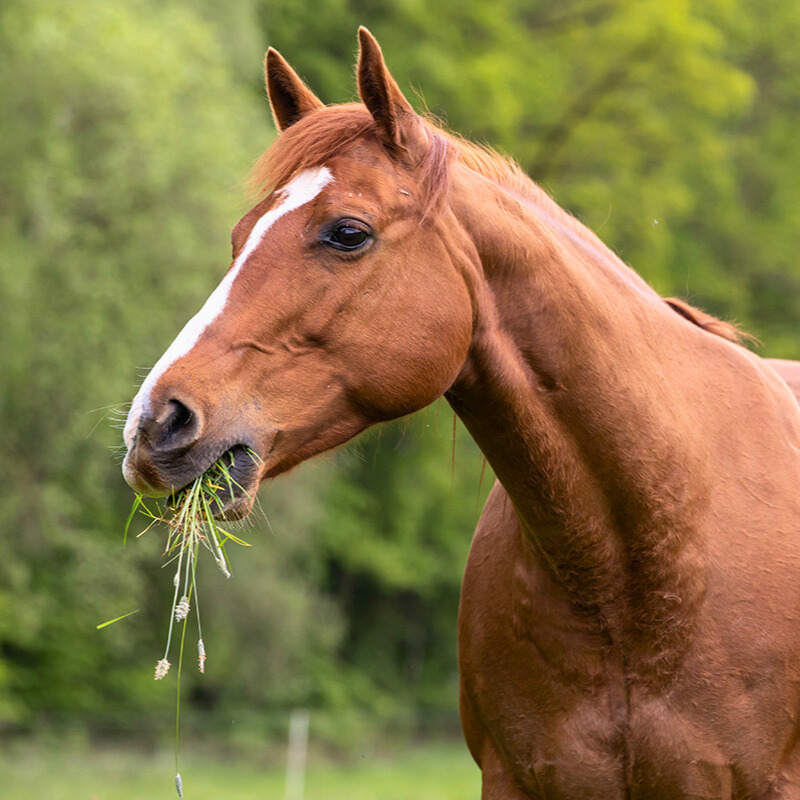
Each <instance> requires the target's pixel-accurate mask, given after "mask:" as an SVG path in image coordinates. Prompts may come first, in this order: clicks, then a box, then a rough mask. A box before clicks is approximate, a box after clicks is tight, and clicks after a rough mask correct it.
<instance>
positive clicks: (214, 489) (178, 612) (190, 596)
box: [97, 449, 260, 797]
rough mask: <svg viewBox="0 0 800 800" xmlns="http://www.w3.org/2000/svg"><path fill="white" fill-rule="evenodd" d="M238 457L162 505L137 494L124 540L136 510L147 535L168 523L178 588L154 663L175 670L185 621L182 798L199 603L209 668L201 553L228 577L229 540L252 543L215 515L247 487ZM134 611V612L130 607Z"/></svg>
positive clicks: (200, 653) (201, 649)
mask: <svg viewBox="0 0 800 800" xmlns="http://www.w3.org/2000/svg"><path fill="white" fill-rule="evenodd" d="M240 452H241V453H242V454H243V455H246V456H247V457H249V458H251V459H252V460H253V461H254V462H255V461H260V459H259V457H258V455H257V454H256V453H254V452H253V451H252V450H250V449H245V450H244V451H240ZM234 460H235V456H234V453H233V451H229V452H228V453H226V454H225V455H223V456H222V457H221V458H219V459H218V460H217V461H216V462H215V463H214V464H213V465H212V466H211V467H210V468H209V469H207V470H206V471H205V472H204V473H203V474H202V475H200V476H198V477H197V478H195V479H194V480H193V481H192V482H191V483H190V484H189V485H188V486H185V487H184V488H183V489H181V490H180V491H178V492H176V493H175V494H173V495H171V496H170V497H169V498H167V500H166V502H165V503H164V505H163V506H158V505H157V506H156V507H155V508H151V507H150V506H149V505H148V504H147V501H146V500H145V498H144V496H143V495H141V494H137V495H136V497H135V499H134V501H133V507H132V508H131V512H130V514H129V515H128V519H127V521H126V523H125V532H124V535H123V542H124V543H127V538H128V530H129V529H130V526H131V523H132V522H133V519H134V517H135V516H136V514H137V513H139V514H143V515H144V516H145V517H147V518H148V519H149V520H150V522H149V524H148V525H147V527H146V528H145V529H144V530H143V531H142V532H141V533H140V534H138V536H137V538H138V537H139V536H143V535H144V534H145V533H147V532H148V531H150V530H151V529H152V528H154V527H156V526H158V525H163V526H164V527H165V528H166V531H167V541H166V546H165V548H164V555H165V557H166V558H167V561H166V563H165V564H164V566H165V567H169V566H170V565H175V574H174V576H173V579H172V582H173V585H174V587H175V591H174V593H173V596H172V608H171V610H170V622H169V632H168V633H167V644H166V647H165V649H164V656H163V658H161V659H160V660H159V661H158V662H157V663H156V667H155V679H156V680H157V681H158V680H162V679H163V678H164V677H165V676H166V675H167V673H168V672H169V670H170V666H171V664H170V662H169V655H170V647H171V644H172V636H173V632H174V630H175V626H176V625H180V624H181V623H183V626H182V628H181V635H180V645H179V648H178V676H177V701H176V712H175V769H176V777H175V788H176V790H177V792H178V796H179V797H183V782H182V779H181V775H180V772H178V771H177V770H178V740H179V730H180V691H181V671H182V668H183V653H184V644H185V641H186V620H187V619H188V617H189V614H190V612H191V610H192V606H194V613H195V619H196V620H197V667H198V669H199V670H200V672H205V663H206V648H205V644H204V643H203V629H202V626H201V624H200V607H199V602H198V593H197V573H196V568H197V558H198V556H199V553H200V551H201V549H205V550H208V551H209V552H210V553H211V555H212V557H213V558H214V561H215V562H216V564H217V566H218V567H219V569H220V571H221V572H222V574H223V575H225V577H226V578H230V577H231V568H230V561H229V560H228V553H227V551H226V549H225V548H226V545H227V544H228V543H230V542H233V543H234V544H238V545H242V546H244V547H249V546H250V545H249V543H248V542H245V541H244V540H243V539H240V538H239V537H238V536H235V535H234V534H232V533H231V532H230V531H227V530H225V529H224V528H222V527H221V526H220V524H219V522H218V521H217V519H216V518H215V516H214V514H215V513H217V514H219V513H221V511H222V509H223V506H224V504H223V499H222V496H221V493H222V492H224V491H226V490H227V494H228V496H230V497H232V496H233V495H234V490H235V489H239V490H240V491H242V492H244V491H245V490H244V489H243V488H242V487H241V486H240V485H239V484H238V483H237V482H236V481H235V480H234V479H233V477H232V475H231V471H232V469H233V465H234ZM132 613H135V612H131V614H132ZM127 616H130V615H129V614H125V615H123V616H122V617H117V618H116V619H114V620H109V621H108V622H104V623H102V624H101V625H98V626H97V627H98V628H102V627H105V626H106V625H110V624H111V623H112V622H117V621H118V620H120V619H124V618H125V617H127Z"/></svg>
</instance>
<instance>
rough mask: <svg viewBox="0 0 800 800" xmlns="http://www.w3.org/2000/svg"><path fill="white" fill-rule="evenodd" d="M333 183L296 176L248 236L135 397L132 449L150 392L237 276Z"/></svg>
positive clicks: (322, 170)
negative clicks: (271, 235)
mask: <svg viewBox="0 0 800 800" xmlns="http://www.w3.org/2000/svg"><path fill="white" fill-rule="evenodd" d="M332 180H333V175H332V174H331V171H330V170H329V169H328V168H327V167H318V168H317V169H309V170H305V171H304V172H301V173H300V174H298V175H296V176H295V177H294V178H292V180H291V181H289V183H287V184H286V186H284V187H283V189H281V190H280V194H281V195H283V199H282V200H281V202H280V203H278V205H276V206H274V207H273V208H271V209H270V210H269V211H267V213H266V214H264V215H263V216H262V217H261V218H260V219H259V220H258V222H256V224H255V225H254V226H253V229H252V231H250V235H249V236H248V237H247V242H245V245H244V247H243V248H242V252H241V253H239V255H238V256H237V258H236V260H235V261H234V262H233V265H232V266H231V268H230V269H229V270H228V272H227V273H226V275H225V277H224V278H223V279H222V282H221V283H220V284H219V286H217V288H216V289H214V291H213V292H212V293H211V295H210V296H209V298H208V300H206V302H205V305H204V306H203V307H202V308H201V309H200V311H198V312H197V314H195V315H194V316H193V317H192V318H191V319H190V320H189V321H188V322H187V323H186V325H185V326H184V328H183V330H181V332H180V333H179V334H178V335H177V336H176V337H175V341H174V342H173V343H172V344H171V345H170V346H169V348H168V349H167V351H166V352H165V353H164V355H163V356H161V358H159V359H158V361H157V362H156V365H155V366H154V367H153V369H152V370H150V374H149V375H148V376H147V378H146V379H145V381H144V383H143V384H142V385H141V387H140V389H139V391H138V393H137V394H136V397H134V398H133V403H132V404H131V410H130V411H129V412H128V419H127V421H126V422H125V431H124V433H123V437H124V439H125V444H126V445H127V446H128V447H130V446H131V442H132V441H133V437H134V436H135V434H136V430H137V428H138V427H139V418H140V417H141V414H142V410H143V409H145V408H146V407H147V403H148V400H149V397H150V392H151V391H152V389H153V387H154V386H155V384H156V381H158V379H159V378H160V377H161V376H162V375H163V374H164V373H165V372H166V371H167V370H168V369H169V367H170V366H171V365H172V364H173V363H174V362H175V361H177V360H178V359H179V358H181V356H184V355H186V354H187V353H188V352H189V351H190V350H191V349H192V348H193V347H194V346H195V344H197V341H198V339H199V338H200V335H201V334H202V333H203V331H204V330H205V329H206V328H207V327H208V326H209V325H210V324H211V323H212V322H213V321H214V320H215V319H216V318H217V317H218V316H219V315H220V314H221V313H222V311H223V309H224V308H225V305H226V303H227V302H228V296H229V295H230V291H231V287H232V286H233V282H234V280H236V276H237V275H238V274H239V273H240V272H241V269H242V267H243V266H244V264H245V262H246V261H247V259H248V258H249V257H250V256H251V255H252V253H253V251H254V250H255V249H256V247H258V245H259V244H260V243H261V240H262V239H263V238H264V235H265V234H266V232H267V231H268V230H269V229H270V228H271V227H272V226H273V225H274V224H275V223H276V222H277V221H278V220H279V219H280V218H281V217H282V216H283V215H284V214H288V213H289V212H290V211H294V209H296V208H300V206H303V205H305V204H306V203H309V202H311V201H312V200H313V199H314V198H315V197H316V196H317V195H318V194H319V193H320V192H321V191H322V189H323V188H324V187H325V186H326V185H327V184H329V183H330V182H331V181H332Z"/></svg>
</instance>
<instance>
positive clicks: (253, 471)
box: [122, 397, 261, 519]
mask: <svg viewBox="0 0 800 800" xmlns="http://www.w3.org/2000/svg"><path fill="white" fill-rule="evenodd" d="M208 427H209V426H207V425H206V420H205V418H204V415H203V414H202V412H201V411H200V410H199V409H198V408H197V407H195V406H193V404H191V403H189V402H187V401H186V400H185V399H180V400H179V399H177V398H176V397H171V398H170V399H168V400H167V401H165V402H164V403H162V404H160V405H156V406H152V407H150V408H148V409H141V408H140V407H138V405H137V403H136V402H134V406H133V408H132V409H131V415H130V417H129V419H128V424H127V425H126V433H125V440H126V444H127V446H128V452H127V454H126V456H125V460H124V462H123V465H122V474H123V475H124V477H125V480H126V481H127V483H128V485H129V486H130V487H131V488H132V489H133V490H134V491H136V492H139V493H141V494H143V495H145V496H147V497H166V496H169V495H172V494H174V493H176V492H179V491H180V490H181V489H183V488H184V487H186V486H188V485H189V484H190V483H191V482H192V481H194V480H195V479H196V478H197V477H199V476H200V475H202V474H203V473H204V472H206V471H207V470H208V469H210V468H211V467H212V466H214V464H216V463H217V461H219V460H220V459H222V458H224V463H225V466H226V468H228V469H229V471H230V477H231V482H230V487H222V488H221V490H220V493H219V501H218V502H219V507H220V512H221V514H222V515H224V516H225V517H226V518H228V519H231V518H241V517H243V516H246V515H247V513H248V512H249V511H250V509H251V508H252V505H253V502H254V499H255V493H256V491H257V489H258V484H259V482H260V461H261V460H260V457H259V456H258V454H257V449H256V448H255V447H253V446H252V444H251V443H250V441H249V440H250V438H251V437H249V436H245V435H242V432H241V431H233V430H228V431H220V432H218V433H217V434H216V435H214V434H212V433H211V432H210V431H208V430H207V428H208Z"/></svg>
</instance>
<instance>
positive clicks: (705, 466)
mask: <svg viewBox="0 0 800 800" xmlns="http://www.w3.org/2000/svg"><path fill="white" fill-rule="evenodd" d="M359 35H360V39H361V54H360V60H359V69H358V75H359V86H360V91H361V98H362V100H363V101H364V103H365V106H366V108H362V107H360V106H358V105H347V106H343V107H333V108H319V107H318V105H319V104H318V103H317V101H316V99H315V98H314V97H313V96H312V95H311V94H310V90H308V89H307V88H306V87H305V86H303V85H302V83H301V82H300V81H299V78H297V76H296V75H295V74H294V73H293V72H292V71H291V70H290V68H289V67H288V65H287V64H286V63H285V62H283V60H282V59H280V58H278V57H276V56H272V57H271V58H270V57H268V71H267V74H268V81H269V84H270V86H271V87H272V88H271V92H272V94H271V102H272V106H273V110H274V112H275V115H276V122H277V124H278V127H279V128H281V129H283V132H282V133H281V136H280V138H279V139H278V141H277V142H276V144H275V145H274V146H273V148H272V149H271V151H270V152H269V154H268V155H267V156H266V157H265V158H264V159H262V161H261V162H260V164H259V166H258V168H257V169H256V173H255V179H256V182H257V184H259V185H263V184H267V185H268V186H269V187H272V188H279V187H281V186H282V185H283V184H284V183H285V182H286V181H287V180H289V179H290V178H291V177H292V176H293V175H295V174H296V173H297V172H298V171H299V170H303V169H307V168H309V167H314V166H322V165H324V166H325V167H326V168H328V169H329V170H330V172H331V174H332V175H333V177H334V180H333V181H331V182H330V183H329V184H327V185H326V186H325V187H324V189H323V190H321V191H320V193H319V195H318V196H316V197H315V198H314V199H313V200H311V201H309V202H308V203H306V204H304V205H302V206H300V207H298V208H296V209H295V210H293V211H292V212H290V213H287V214H286V215H285V216H284V217H282V218H281V219H280V221H279V222H278V223H277V224H276V225H275V227H274V229H270V231H269V234H268V236H267V237H265V239H264V240H263V241H262V242H261V243H260V244H259V246H258V247H257V248H255V250H254V251H253V252H252V254H251V256H250V257H249V258H248V260H247V262H246V264H245V265H244V266H243V268H242V271H241V273H240V274H239V276H238V277H237V279H236V282H235V283H234V285H233V287H232V289H231V294H230V295H229V297H228V302H227V304H226V306H225V309H224V313H222V314H221V315H220V317H219V318H217V319H216V320H215V321H214V323H213V324H212V325H211V326H210V327H209V328H208V330H207V331H206V332H205V333H204V334H203V336H202V337H201V339H200V340H199V341H198V342H197V344H196V345H195V347H194V348H193V349H192V350H191V351H189V352H188V353H186V354H185V355H183V356H182V357H181V358H180V359H178V360H177V361H176V362H174V363H173V364H172V365H171V366H170V368H169V369H168V370H166V371H165V372H164V373H163V374H162V375H161V376H160V378H159V380H158V381H157V382H156V384H155V385H154V387H153V390H152V393H151V396H150V399H149V407H148V408H147V409H145V410H144V412H143V414H142V418H141V420H140V421H139V425H138V431H137V433H136V436H135V437H134V438H133V440H132V441H131V447H130V450H129V453H128V456H127V458H126V476H127V477H128V478H129V480H131V482H132V483H133V484H134V485H139V486H145V487H146V486H149V487H150V488H151V489H152V490H153V491H158V490H161V491H165V490H168V489H169V487H170V486H172V485H181V482H186V481H187V480H189V479H191V478H192V477H194V476H195V475H196V474H198V472H199V471H202V470H203V469H205V468H207V467H208V466H209V465H210V464H211V463H213V461H214V460H215V459H216V458H217V457H218V456H219V454H220V453H221V452H223V451H224V450H226V449H227V448H230V447H231V446H232V445H234V444H245V445H247V446H248V447H250V448H252V450H254V451H255V452H256V453H258V455H259V456H260V458H261V465H260V468H259V469H257V470H251V472H249V473H247V474H245V475H243V476H241V480H240V482H241V483H242V485H243V486H244V487H245V488H247V489H249V490H253V491H254V490H255V488H256V486H257V484H258V481H259V480H262V479H265V478H271V477H274V476H276V475H278V474H280V473H282V472H284V471H286V470H287V469H289V468H291V467H292V466H294V465H296V464H298V463H300V462H301V461H303V460H305V459H307V458H310V457H312V456H313V455H316V454H317V453H320V452H322V451H324V450H326V449H328V448H331V447H335V446H337V445H339V444H341V443H343V442H345V441H347V440H348V439H350V438H352V437H353V436H355V435H356V434H358V433H359V432H360V431H362V430H364V428H366V427H368V426H369V425H372V424H375V423H377V422H380V421H383V420H387V419H393V418H396V417H398V416H401V415H403V414H407V413H410V412H412V411H415V410H417V409H419V408H422V407H423V406H425V405H426V404H428V403H430V402H432V401H433V400H434V399H436V398H437V397H439V396H441V395H442V394H444V395H445V396H446V397H447V399H448V401H449V402H450V403H451V405H452V406H453V408H454V409H455V411H456V413H457V414H458V415H459V417H460V418H461V419H462V421H463V422H464V424H465V425H466V426H467V428H468V429H469V431H470V433H471V434H472V436H473V438H474V439H475V440H476V442H477V443H478V445H479V446H480V448H481V449H482V451H483V453H484V454H485V456H486V458H487V460H488V461H489V463H490V464H491V465H492V467H493V469H494V471H495V473H496V474H497V476H498V479H499V480H498V483H497V484H496V485H495V487H494V489H493V490H492V493H491V496H490V498H489V500H488V502H487V505H486V508H485V509H484V512H483V514H482V516H481V520H480V523H479V525H478V529H477V531H476V533H475V538H474V540H473V544H472V549H471V551H470V556H469V560H468V563H467V567H466V571H465V576H464V584H463V590H462V598H461V607H460V612H459V666H460V673H461V713H462V720H463V726H464V733H465V737H466V740H467V744H468V746H469V748H470V751H471V752H472V754H473V756H474V758H475V760H476V762H477V763H478V764H479V766H480V768H481V771H482V776H483V790H482V792H483V794H482V797H483V798H484V800H523V799H524V798H537V799H538V800H553V799H554V798H573V799H574V800H584V799H590V798H603V799H606V798H608V800H634V799H635V798H647V799H648V800H677V799H678V798H701V797H702V798H709V799H710V798H719V800H734V798H737V799H741V800H743V799H744V798H748V799H750V798H752V800H762V798H763V799H764V800H766V798H770V799H771V800H780V799H781V798H795V797H800V750H798V747H797V742H798V739H799V738H800V736H799V735H798V731H800V728H799V727H798V719H800V494H799V493H798V491H797V487H798V485H800V408H798V404H797V402H796V401H795V399H794V397H793V396H792V394H791V392H790V391H789V389H788V388H787V384H786V383H785V382H784V380H782V379H781V377H779V375H778V374H776V372H779V373H780V374H782V375H784V376H785V377H786V380H787V381H789V380H794V378H793V376H794V375H795V374H796V373H795V372H794V371H793V370H792V369H790V368H789V365H788V364H787V363H786V362H784V363H773V364H772V365H770V364H767V363H765V362H764V361H763V360H762V359H760V358H758V357H757V356H755V355H754V354H752V353H750V352H749V351H747V350H746V349H745V348H743V347H739V346H737V345H736V344H735V343H734V342H735V341H736V339H737V338H738V337H737V335H736V332H735V329H734V328H733V327H732V326H729V325H727V324H726V323H722V322H721V321H719V320H716V319H714V318H712V317H710V316H709V315H706V314H705V313H704V312H701V311H699V310H698V309H694V308H692V307H691V306H689V305H688V304H686V303H684V302H683V301H678V300H673V299H670V300H668V301H667V303H665V302H664V301H663V300H662V299H661V298H660V297H659V296H658V295H657V294H656V293H655V292H654V291H653V290H652V289H651V288H650V287H649V286H648V285H647V284H646V283H645V282H644V281H642V280H641V278H639V277H638V276H637V275H636V274H635V273H634V272H633V271H632V270H631V269H630V268H629V267H627V266H626V265H625V264H624V263H622V261H620V260H619V259H618V258H617V257H616V256H615V255H614V254H613V253H612V252H611V251H610V250H609V249H608V248H606V247H605V245H604V244H603V243H602V242H601V241H600V240H599V239H598V238H597V237H596V236H595V235H594V234H593V233H591V232H590V231H588V230H587V229H585V228H584V227H583V226H582V225H581V224H580V223H579V222H578V221H577V220H575V219H574V218H573V217H571V216H570V215H569V214H567V213H566V212H564V211H562V210H561V209H559V208H558V207H557V206H556V204H555V203H554V202H553V201H552V200H551V199H550V198H549V197H548V196H547V195H546V194H545V193H544V192H542V191H541V189H539V188H538V187H536V186H535V184H534V183H533V182H532V181H530V180H529V179H528V178H527V177H525V176H523V175H522V173H521V172H520V171H519V168H518V167H516V165H514V164H513V162H510V161H507V160H504V159H501V158H499V157H498V156H496V155H495V154H493V153H491V152H490V151H487V150H485V149H483V148H479V147H475V146H474V145H470V144H467V143H465V142H463V141H461V140H459V139H457V137H454V136H452V135H449V134H446V133H444V132H442V131H441V130H439V129H437V128H436V127H435V126H433V125H432V124H431V123H430V122H428V121H425V120H423V119H421V118H420V117H417V116H416V115H415V114H414V113H413V111H412V110H411V108H410V106H409V105H408V103H407V101H406V100H405V98H403V97H402V94H401V93H400V92H399V89H398V88H397V85H396V84H395V83H394V81H393V79H392V78H391V76H390V75H389V73H388V70H387V69H386V67H385V64H384V62H383V58H382V56H381V53H380V49H379V48H378V45H377V43H376V42H375V41H374V39H373V38H372V37H371V36H370V34H369V33H368V32H366V31H365V30H363V29H362V30H361V31H360V33H359ZM273 95H274V96H273ZM277 202H280V197H279V196H278V195H277V194H276V193H272V194H270V195H268V196H267V197H266V198H264V199H262V200H261V201H260V202H259V203H258V204H257V205H256V206H255V207H254V208H253V209H252V210H251V211H250V212H248V214H246V215H245V216H244V217H243V218H242V220H240V222H239V223H238V225H237V226H236V228H235V229H234V237H233V238H234V246H235V249H236V250H237V252H238V251H239V250H240V249H241V247H242V246H243V243H244V241H245V240H246V238H247V236H248V234H249V232H250V231H251V230H252V229H253V227H254V225H255V224H256V222H257V220H258V219H260V218H261V217H262V216H263V215H264V213H265V212H267V211H268V210H269V209H270V208H272V207H273V206H274V204H275V203H277ZM421 219H424V220H425V224H424V225H421V224H420V221H421ZM343 220H345V221H349V222H355V223H356V224H357V225H360V226H362V227H363V228H364V230H365V231H367V232H368V233H369V236H368V238H367V239H366V240H365V241H364V244H363V246H362V247H357V248H354V250H352V251H343V250H341V249H338V248H336V247H333V246H331V243H330V238H329V236H330V231H331V230H332V229H333V230H337V226H338V225H339V224H340V223H341V221H343ZM687 320H688V321H689V322H690V323H691V324H687ZM708 333H712V334H715V335H708ZM178 404H180V405H178ZM176 407H177V408H180V407H183V408H185V409H186V411H188V412H190V413H189V414H186V413H184V414H179V415H176V414H175V408H176ZM179 420H183V423H182V426H183V427H181V425H179V424H178V422H179ZM187 420H188V422H187ZM251 504H252V498H250V497H248V496H246V495H244V494H240V495H238V496H237V497H236V498H234V499H233V500H232V502H231V504H230V507H229V508H230V509H231V511H232V513H235V514H241V513H244V512H246V511H247V510H248V509H249V507H250V505H251Z"/></svg>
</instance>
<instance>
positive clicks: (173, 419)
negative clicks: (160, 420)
mask: <svg viewBox="0 0 800 800" xmlns="http://www.w3.org/2000/svg"><path fill="white" fill-rule="evenodd" d="M167 407H168V408H169V415H168V416H167V419H166V421H165V422H164V438H165V439H171V438H172V437H173V436H174V435H175V434H176V433H177V432H178V431H180V430H182V429H183V428H185V427H186V426H187V425H188V424H189V423H190V422H191V421H192V412H191V411H189V409H188V408H186V406H185V405H184V404H183V403H181V401H180V400H170V401H168V402H167Z"/></svg>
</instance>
